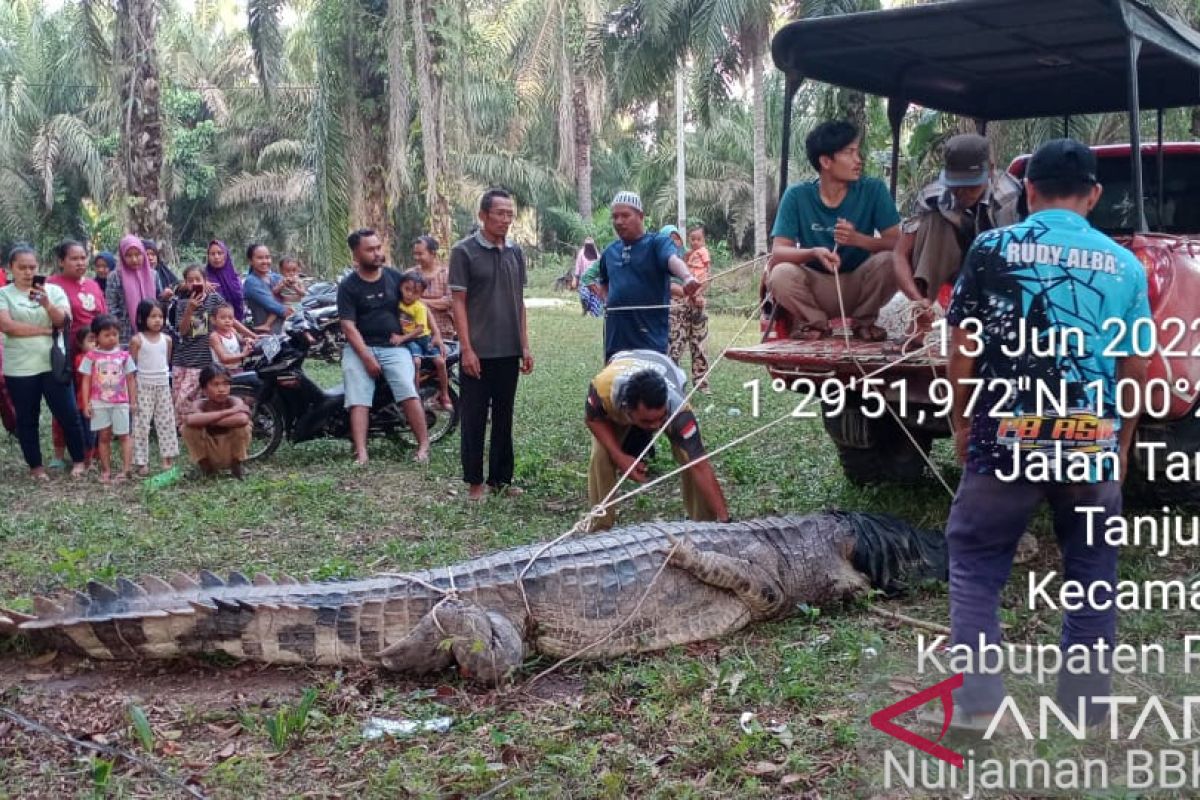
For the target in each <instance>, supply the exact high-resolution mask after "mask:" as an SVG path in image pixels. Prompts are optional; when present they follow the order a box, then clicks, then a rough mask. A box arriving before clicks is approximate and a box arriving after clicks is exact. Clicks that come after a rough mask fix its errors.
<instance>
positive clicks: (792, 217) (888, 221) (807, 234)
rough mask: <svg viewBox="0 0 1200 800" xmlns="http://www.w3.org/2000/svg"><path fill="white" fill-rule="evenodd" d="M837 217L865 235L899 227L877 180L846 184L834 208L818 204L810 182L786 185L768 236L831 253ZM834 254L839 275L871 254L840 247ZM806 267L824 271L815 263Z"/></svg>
mask: <svg viewBox="0 0 1200 800" xmlns="http://www.w3.org/2000/svg"><path fill="white" fill-rule="evenodd" d="M839 218H841V219H846V220H849V221H850V222H851V223H852V224H853V225H854V228H855V230H857V231H858V232H859V233H863V234H866V235H867V236H871V235H872V234H874V233H875V232H877V231H886V230H887V229H888V228H890V227H892V226H893V225H899V224H900V213H899V212H898V211H896V204H895V203H894V202H893V201H892V196H891V194H890V193H889V192H888V189H887V186H885V185H884V183H883V181H881V180H879V179H878V178H861V179H859V180H857V181H855V182H854V183H852V184H850V189H849V191H847V192H846V197H845V198H844V199H843V200H842V203H841V205H839V206H838V207H836V208H830V207H829V206H827V205H825V203H823V202H822V201H821V192H820V189H819V187H818V185H817V181H815V180H814V181H810V182H808V183H797V184H795V185H794V186H789V187H788V190H787V191H786V192H784V193H783V200H781V201H780V203H779V211H778V212H777V213H776V214H775V227H774V228H773V229H772V230H771V235H772V236H782V237H784V238H787V239H791V240H792V241H794V242H796V244H797V246H799V247H827V248H829V249H830V250H832V249H833V247H834V244H835V243H834V241H833V229H834V226H836V225H837V221H838V219H839ZM837 252H838V255H839V256H841V257H842V268H841V272H853V271H854V270H855V269H857V268H858V267H859V265H860V264H862V263H863V262H864V261H866V260H867V256H869V255H871V254H870V253H868V252H867V251H866V250H863V249H862V248H859V247H844V246H843V247H839V248H838V251H837ZM808 266H810V267H812V268H813V269H818V270H821V271H822V272H824V271H825V269H824V268H823V267H821V266H820V265H819V264H809V265H808Z"/></svg>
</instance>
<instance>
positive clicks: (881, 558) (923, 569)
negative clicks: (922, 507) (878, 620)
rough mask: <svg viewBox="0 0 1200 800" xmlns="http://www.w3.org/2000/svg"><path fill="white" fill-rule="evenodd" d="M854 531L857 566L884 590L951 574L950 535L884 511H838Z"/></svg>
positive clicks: (896, 589) (889, 591) (899, 590)
mask: <svg viewBox="0 0 1200 800" xmlns="http://www.w3.org/2000/svg"><path fill="white" fill-rule="evenodd" d="M834 513H835V514H837V516H839V517H840V518H841V519H842V520H843V521H844V522H845V523H846V524H848V525H849V526H850V527H851V529H852V530H853V531H854V542H855V544H854V555H853V558H852V563H853V564H854V568H855V569H856V570H858V571H859V572H861V573H863V574H864V575H866V576H867V578H868V579H869V580H870V581H871V585H872V586H873V587H875V588H876V589H879V590H880V591H882V592H883V593H884V594H888V595H893V594H900V593H902V592H904V591H906V590H908V589H910V588H911V587H913V586H914V585H917V584H920V583H923V582H925V581H945V580H947V579H948V576H949V568H950V562H949V554H948V552H947V550H946V537H945V536H944V535H942V534H941V533H940V532H938V531H933V530H928V529H925V528H917V527H915V526H913V525H910V524H909V523H907V522H905V521H904V520H901V519H897V518H896V517H890V516H887V515H884V514H864V513H858V512H845V511H839V512H834Z"/></svg>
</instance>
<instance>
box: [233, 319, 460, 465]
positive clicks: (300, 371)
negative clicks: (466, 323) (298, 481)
mask: <svg viewBox="0 0 1200 800" xmlns="http://www.w3.org/2000/svg"><path fill="white" fill-rule="evenodd" d="M318 333H319V327H318V323H317V321H316V319H315V318H314V317H313V315H312V314H310V313H308V312H305V311H300V312H297V313H296V314H293V315H292V316H291V317H289V318H288V320H287V322H285V323H284V332H283V333H281V334H277V335H272V336H264V337H262V338H260V339H258V340H257V341H256V342H255V343H254V347H253V349H252V350H251V353H250V355H249V356H247V358H246V362H245V367H246V371H245V372H242V373H240V374H238V375H235V376H233V394H234V395H236V396H237V397H240V398H241V399H242V401H243V402H245V403H246V405H247V406H249V407H250V417H251V419H252V421H253V439H252V441H251V443H250V450H249V455H248V459H247V460H248V461H258V460H261V459H265V458H267V457H269V456H270V455H271V454H272V453H274V452H275V450H277V449H278V448H279V445H280V443H282V442H283V439H284V437H285V436H286V437H287V439H288V440H289V441H291V442H293V443H299V442H307V441H310V440H313V439H325V438H330V439H349V438H350V414H349V412H348V411H347V410H346V408H345V407H344V400H345V391H344V389H343V387H342V386H341V385H340V384H339V385H338V386H335V387H334V388H332V389H322V388H321V387H320V386H318V385H317V384H316V383H315V382H314V381H313V380H312V378H310V377H309V376H308V375H307V374H306V373H305V372H304V361H305V359H306V358H308V356H309V355H310V354H311V348H312V343H313V341H314V339H315V335H316V334H318ZM458 361H459V352H458V347H457V344H453V343H451V349H450V354H449V355H448V356H447V358H446V368H447V370H448V372H449V374H450V401H451V405H452V408H451V409H449V410H447V409H443V408H442V407H441V405H440V403H439V402H438V394H439V390H438V385H437V373H436V371H435V368H434V365H433V363H432V361H431V360H429V359H425V360H424V361H423V362H422V365H421V370H420V373H419V374H418V375H417V393H418V395H419V400H420V403H421V408H422V409H423V410H424V412H425V425H426V426H427V427H428V429H429V441H430V443H431V444H432V443H434V442H438V441H440V440H442V439H444V438H446V437H447V436H449V435H450V434H451V433H452V432H453V431H454V429H455V428H456V427H458V391H457V389H458V369H457V366H458ZM367 436H368V437H387V438H392V439H396V440H399V441H401V442H404V443H405V444H407V445H410V446H412V447H416V446H417V439H416V436H415V435H413V432H412V428H410V427H409V424H408V417H407V416H405V414H404V409H403V408H402V407H401V406H400V404H399V403H397V402H396V401H395V400H394V399H393V398H392V390H391V388H390V387H389V386H388V385H387V381H384V380H382V379H380V380H378V381H376V386H375V398H374V401H373V403H372V405H371V411H370V415H369V417H368V422H367Z"/></svg>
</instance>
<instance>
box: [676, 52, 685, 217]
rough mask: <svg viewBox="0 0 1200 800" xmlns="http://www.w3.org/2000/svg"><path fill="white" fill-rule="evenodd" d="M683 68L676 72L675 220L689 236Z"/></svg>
mask: <svg viewBox="0 0 1200 800" xmlns="http://www.w3.org/2000/svg"><path fill="white" fill-rule="evenodd" d="M685 100H686V98H685V97H684V93H683V67H682V66H680V67H679V69H677V70H675V218H676V225H677V226H678V227H679V230H681V231H683V232H684V234H685V235H686V234H687V156H686V153H685V152H684V141H683V118H684V110H685V109H684V102H685Z"/></svg>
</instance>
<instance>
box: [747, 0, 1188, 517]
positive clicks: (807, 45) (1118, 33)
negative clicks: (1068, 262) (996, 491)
mask: <svg viewBox="0 0 1200 800" xmlns="http://www.w3.org/2000/svg"><path fill="white" fill-rule="evenodd" d="M964 5H965V4H963V3H935V4H932V5H928V6H917V7H913V8H903V9H894V10H889V11H880V12H868V13H863V14H851V15H844V16H841V17H836V18H826V19H814V20H803V21H800V22H795V23H792V24H791V25H789V26H787V27H785V28H784V29H782V30H781V31H780V33H779V34H777V35H776V37H775V40H774V42H773V43H772V52H773V55H774V58H775V61H776V64H777V65H778V66H780V68H781V69H783V70H784V72H785V74H786V75H787V80H788V91H789V93H792V94H794V92H795V91H796V89H797V88H798V87H799V84H800V81H801V80H802V79H803V78H805V77H817V78H819V79H821V80H825V81H827V82H830V83H835V84H838V85H842V86H849V87H851V88H857V89H860V90H862V91H871V92H875V93H878V94H883V95H884V96H886V97H888V98H889V109H888V110H889V114H888V116H889V119H890V120H891V122H892V125H893V152H892V156H893V161H892V176H893V191H894V190H895V175H896V173H897V167H898V157H899V150H900V148H899V144H900V122H901V120H902V119H903V115H904V110H905V109H907V108H908V106H909V104H910V103H918V104H920V105H923V106H925V107H931V108H941V109H944V110H948V111H953V112H955V113H959V114H965V115H967V116H973V117H975V119H976V120H977V123H978V124H979V127H980V128H984V127H985V124H986V123H985V120H986V119H988V117H989V116H990V117H991V118H993V119H997V118H999V119H1009V118H1017V117H1020V116H1021V113H1020V110H1021V108H1022V104H1026V105H1032V106H1034V109H1035V113H1032V114H1029V116H1034V115H1044V114H1045V113H1046V109H1048V108H1050V107H1055V108H1061V109H1062V113H1063V114H1072V113H1095V112H1099V111H1115V110H1122V109H1124V110H1126V111H1130V112H1131V113H1130V114H1129V117H1130V120H1131V122H1133V121H1138V120H1139V114H1138V111H1139V105H1138V91H1137V89H1140V90H1141V93H1142V96H1144V97H1145V96H1148V97H1151V98H1153V106H1151V107H1157V108H1159V109H1162V108H1170V107H1173V106H1176V105H1184V104H1200V83H1198V81H1197V78H1198V77H1200V47H1197V46H1196V44H1195V43H1196V42H1200V34H1196V33H1195V32H1194V31H1191V30H1190V29H1186V28H1184V27H1183V26H1182V23H1179V22H1178V21H1177V20H1173V19H1170V18H1167V17H1164V16H1163V15H1161V14H1160V13H1159V12H1155V11H1153V10H1148V9H1147V7H1145V6H1144V5H1143V4H1141V3H1139V2H1137V0H1118V3H1117V6H1118V7H1120V8H1123V9H1124V8H1126V6H1128V9H1127V10H1129V11H1130V14H1131V15H1133V19H1134V20H1135V23H1136V24H1130V23H1128V20H1126V21H1125V22H1124V23H1122V22H1121V20H1119V19H1113V20H1109V19H1106V18H1104V17H1103V16H1102V15H1103V13H1107V10H1109V9H1110V6H1109V5H1104V4H1099V3H1097V2H1095V0H1062V2H1061V3H1055V4H1046V3H1042V2H1040V0H979V2H976V3H974V4H973V5H972V7H973V8H974V9H975V10H976V12H978V13H975V14H974V15H964V14H963V12H962V7H963V6H964ZM989 10H990V11H991V12H993V14H992V15H991V16H989V15H988V14H987V13H986V12H988V11H989ZM1072 13H1073V14H1075V15H1076V17H1077V19H1078V24H1075V25H1072V24H1070V19H1068V18H1066V17H1064V15H1067V16H1068V17H1069V15H1070V14H1072ZM1039 14H1040V15H1043V16H1045V15H1047V14H1049V15H1058V16H1057V17H1056V18H1055V19H1054V20H1049V19H1047V20H1046V21H1045V27H1044V28H1043V29H1040V39H1039V41H1041V40H1050V39H1054V38H1055V37H1065V39H1070V38H1071V37H1074V36H1078V35H1079V33H1078V32H1079V31H1080V30H1082V29H1081V28H1080V27H1079V26H1080V25H1083V24H1084V22H1083V20H1085V19H1086V20H1089V23H1088V24H1089V25H1090V27H1089V28H1088V32H1087V35H1088V36H1089V37H1091V38H1090V39H1089V41H1088V43H1087V44H1076V45H1075V46H1074V49H1071V47H1065V48H1064V50H1063V52H1065V53H1070V54H1071V57H1070V58H1064V57H1058V58H1057V60H1055V59H1052V58H1049V57H1043V56H1042V55H1041V54H1040V53H1039V51H1038V48H1036V47H1034V46H1032V45H1027V46H1025V47H1024V49H1022V46H1021V45H1020V44H1019V42H1021V41H1026V39H1022V38H1021V37H1026V38H1027V35H1028V33H1029V30H1030V29H1031V27H1032V26H1035V25H1036V24H1038V15H1039ZM1096 14H1101V17H1099V19H1100V23H1096V21H1095V20H1096V19H1097V18H1096V17H1095V16H1089V15H1096ZM1059 17H1063V18H1061V19H1060V18H1059ZM1105 25H1106V26H1108V27H1103V26H1105ZM1139 25H1140V26H1141V27H1139ZM964 26H966V27H964ZM971 26H973V28H978V29H979V30H974V29H973V28H971ZM968 28H971V29H970V30H969V29H968ZM901 29H902V30H907V31H909V33H910V36H911V37H915V39H919V40H920V41H919V44H920V48H918V43H917V42H916V41H915V39H910V40H908V41H901V40H899V39H897V38H896V31H897V30H901ZM1181 29H1182V30H1183V31H1186V33H1187V34H1189V35H1187V36H1185V35H1183V34H1182V33H1181ZM918 31H923V33H918ZM1014 31H1016V32H1017V33H1014ZM984 34H986V35H987V38H986V42H988V43H989V46H991V47H993V48H994V47H996V46H997V45H996V42H997V41H1001V42H1002V41H1003V40H1004V37H1005V36H1009V35H1011V36H1013V38H1014V41H1017V42H1018V44H1016V45H1014V50H1013V54H1012V55H1011V57H1010V58H1009V59H1008V60H1007V61H999V60H993V61H989V60H988V59H986V58H985V59H981V60H978V61H976V62H971V63H970V64H965V63H963V58H965V57H964V56H961V55H959V56H958V62H957V63H956V62H955V61H954V59H952V58H949V57H948V58H947V60H946V61H945V62H944V66H941V67H940V66H939V64H940V63H942V62H939V58H938V53H937V52H929V50H928V48H937V47H939V46H940V47H949V48H950V49H954V50H956V52H957V53H961V52H962V48H963V46H964V45H963V43H964V42H965V41H979V42H983V41H985V39H983V38H981V37H982V36H983V35H984ZM1105 37H1107V38H1105ZM1172 37H1174V38H1172ZM1114 40H1115V41H1116V42H1117V43H1118V44H1128V43H1129V42H1134V41H1135V40H1136V41H1137V42H1138V43H1139V44H1138V48H1140V49H1141V61H1140V62H1139V60H1138V57H1137V55H1136V54H1135V56H1134V57H1133V58H1132V59H1130V60H1128V61H1127V60H1126V59H1124V58H1120V57H1114V55H1113V52H1114V47H1113V41H1114ZM848 42H853V44H852V45H849V46H850V47H851V50H853V48H854V47H858V48H864V49H861V50H858V51H855V52H857V54H858V59H857V60H855V59H851V60H849V61H841V62H836V61H831V60H828V58H829V55H828V54H829V53H832V52H833V51H834V49H837V52H839V53H841V54H846V52H847V50H846V48H847V46H848V45H847V43H848ZM1044 43H1045V42H1044V41H1043V44H1044ZM1066 44H1069V42H1064V45H1066ZM866 45H875V46H874V47H873V48H871V49H870V50H867V49H865V46H866ZM1088 47H1091V48H1092V49H1091V50H1089V49H1088ZM921 48H924V49H923V50H922V52H921V53H920V55H919V56H917V55H913V53H914V52H915V51H916V50H918V49H921ZM1156 48H1157V49H1156ZM1173 59H1174V60H1173ZM1072 60H1077V61H1078V62H1080V63H1082V64H1083V65H1084V66H1085V67H1086V68H1081V69H1080V70H1079V71H1078V74H1077V75H1075V76H1073V77H1072V75H1069V74H1067V73H1069V72H1070V69H1066V68H1064V65H1063V63H1062V62H1065V63H1066V64H1067V65H1070V64H1071V62H1072ZM875 62H878V63H875ZM1114 62H1115V63H1114ZM1139 63H1140V74H1139ZM1041 67H1045V68H1046V69H1047V70H1049V71H1050V72H1049V73H1045V74H1039V73H1038V71H1037V70H1038V69H1039V68H1041ZM939 69H941V70H942V72H941V73H940V74H939V72H938V70H939ZM1163 69H1166V70H1168V71H1167V72H1160V70H1163ZM1006 70H1007V71H1006ZM1096 70H1099V71H1108V72H1109V74H1114V73H1115V74H1118V75H1119V74H1122V73H1124V74H1125V75H1126V77H1127V80H1126V84H1125V86H1124V87H1123V88H1125V89H1127V90H1128V89H1129V88H1130V87H1137V89H1135V90H1134V91H1131V92H1128V93H1127V95H1126V96H1125V97H1124V98H1118V99H1116V100H1114V93H1113V92H1112V91H1111V89H1110V91H1109V92H1108V93H1107V96H1103V95H1101V94H1097V93H1096V92H1095V91H1094V88H1093V87H1091V85H1090V83H1091V82H1094V81H1095V76H1094V74H1092V72H1093V71H1096ZM1170 70H1173V71H1170ZM1189 72H1190V75H1189ZM1051 74H1052V77H1050V76H1049V75H1051ZM1167 75H1170V85H1169V86H1167V85H1166V84H1164V83H1163V82H1164V81H1166V80H1167V78H1166V76H1167ZM892 76H901V77H899V78H895V77H892ZM903 76H908V77H907V78H905V77H903ZM964 76H965V77H964ZM938 78H941V80H938ZM972 79H973V80H972ZM888 80H892V81H894V82H893V83H892V84H885V83H884V82H886V81H888ZM906 81H907V82H906ZM1189 81H1191V86H1190V87H1185V84H1188V82H1189ZM948 87H949V88H948ZM1111 88H1118V89H1119V88H1121V87H1119V86H1117V87H1111ZM1022 91H1027V92H1030V94H1028V95H1026V96H1025V97H1022V95H1021V93H1022ZM1171 92H1175V93H1174V94H1171ZM1056 94H1057V96H1055V95H1056ZM1116 94H1118V95H1119V94H1120V92H1119V91H1118V92H1117V93H1116ZM1047 95H1051V96H1050V97H1047ZM1034 98H1036V99H1034ZM1122 99H1123V101H1124V102H1123V103H1122V102H1120V100H1122ZM1055 103H1057V105H1054V104H1055ZM790 105H791V97H790V96H789V98H788V102H787V105H786V106H785V116H784V124H785V128H786V127H787V126H789V125H790ZM1161 120H1162V117H1161V114H1160V117H1159V122H1160V125H1159V137H1160V138H1159V143H1158V144H1153V145H1141V144H1140V125H1138V124H1133V125H1131V129H1130V140H1131V141H1133V142H1134V144H1133V145H1130V144H1121V145H1104V146H1098V147H1094V148H1093V150H1094V151H1095V153H1096V154H1097V156H1098V158H1099V175H1098V177H1099V179H1100V182H1101V183H1102V184H1103V185H1104V194H1103V197H1102V199H1101V201H1100V204H1099V205H1098V206H1097V207H1096V209H1095V210H1094V211H1093V213H1092V215H1091V218H1090V219H1091V222H1092V224H1093V225H1094V226H1096V227H1097V228H1099V229H1100V230H1102V231H1104V232H1105V233H1108V234H1109V235H1110V236H1112V237H1113V238H1114V239H1116V240H1117V241H1118V242H1119V243H1120V244H1122V245H1124V246H1125V247H1128V248H1129V249H1130V250H1131V251H1132V252H1133V253H1134V254H1135V255H1136V256H1137V257H1138V259H1139V260H1140V261H1141V263H1142V264H1143V265H1144V266H1145V269H1146V275H1147V278H1148V281H1149V291H1150V305H1151V311H1152V313H1153V317H1154V322H1155V326H1156V328H1157V334H1158V337H1157V342H1158V349H1157V350H1156V352H1155V353H1154V354H1153V356H1152V360H1151V366H1150V375H1149V381H1150V382H1151V384H1152V385H1153V386H1154V388H1155V389H1156V391H1154V392H1151V395H1152V401H1151V402H1152V403H1153V408H1154V412H1155V413H1154V414H1152V415H1151V414H1147V415H1145V416H1143V418H1142V421H1141V423H1140V424H1139V426H1138V440H1139V442H1146V443H1148V442H1156V443H1161V447H1162V448H1163V449H1160V450H1157V451H1156V453H1157V454H1158V456H1159V458H1164V457H1165V456H1164V451H1165V450H1169V451H1174V452H1182V453H1188V454H1195V453H1196V452H1197V451H1200V402H1198V398H1200V143H1162V140H1161V135H1162V134H1161V132H1162V126H1161ZM785 141H788V136H787V134H786V131H785ZM1135 147H1136V148H1138V149H1140V152H1141V158H1140V159H1135V158H1133V153H1134V152H1135V149H1134V148H1135ZM787 159H788V156H787V154H786V153H785V154H784V157H783V161H782V164H781V178H782V180H781V182H780V183H781V185H784V184H786V173H787ZM1027 159H1028V156H1021V157H1019V158H1017V159H1015V160H1014V161H1013V162H1012V164H1011V165H1010V166H1009V172H1010V173H1011V174H1013V175H1014V176H1016V177H1018V178H1020V177H1022V176H1023V174H1024V168H1025V163H1026V161H1027ZM784 314H785V312H783V311H782V309H778V310H770V309H769V307H768V311H766V312H764V325H763V328H764V338H763V341H762V343H761V344H759V345H755V346H750V347H740V348H734V349H731V350H730V351H729V353H728V356H729V357H730V358H731V359H733V360H736V361H744V362H750V363H757V364H762V365H764V366H766V367H767V370H768V372H769V373H770V375H771V378H772V381H773V384H774V388H776V389H779V388H784V387H786V388H788V389H792V390H794V391H798V392H800V393H801V394H802V395H807V396H808V399H809V400H811V401H812V402H814V403H817V404H820V405H821V406H822V408H823V410H824V411H825V413H824V414H823V418H824V424H825V429H826V431H827V432H828V434H829V435H830V438H832V439H833V442H834V444H835V445H836V446H837V448H838V453H839V457H840V461H841V464H842V468H843V471H844V472H845V474H846V476H847V477H848V478H849V479H850V480H852V481H854V482H856V483H874V482H884V481H898V482H915V481H920V480H924V479H925V474H926V465H927V461H926V457H925V454H926V453H927V452H928V450H929V448H930V445H931V444H932V441H933V439H934V438H936V437H941V436H948V435H949V434H950V429H949V425H948V422H947V417H946V414H945V410H946V398H945V397H944V396H943V395H944V394H945V392H946V390H947V384H946V383H945V381H944V380H943V379H944V376H945V358H944V352H945V350H944V348H942V347H935V348H933V349H931V350H928V351H925V352H923V353H920V354H919V355H917V356H915V357H914V356H904V355H902V354H901V352H900V350H899V348H898V347H897V346H896V343H895V342H890V343H885V344H879V343H867V342H861V341H857V340H849V341H847V340H846V339H843V338H842V337H840V336H836V335H835V336H834V337H832V338H829V339H823V340H818V341H793V340H790V339H788V338H787V332H788V330H789V329H790V320H787V319H786V318H785V316H784ZM864 376H869V379H864ZM802 399H803V398H802ZM884 403H886V404H887V405H888V406H890V408H891V412H887V410H886V409H884V408H883V407H882V406H883V404H884ZM883 412H887V413H883ZM904 429H907V431H906V430H904ZM1140 451H1141V452H1142V453H1145V452H1146V448H1141V449H1140ZM1137 452H1138V451H1137V450H1135V456H1136V454H1137ZM1133 466H1134V469H1135V481H1134V482H1135V483H1136V482H1137V480H1136V476H1137V469H1138V467H1139V466H1144V465H1139V463H1138V462H1137V460H1136V458H1135V461H1134V465H1133ZM1160 469H1161V465H1160ZM1194 472H1200V470H1194ZM1144 488H1145V489H1146V490H1148V492H1149V493H1151V495H1152V496H1153V497H1154V498H1155V499H1157V500H1159V501H1161V502H1168V503H1177V502H1178V503H1185V502H1189V501H1196V502H1200V483H1197V482H1190V481H1171V482H1165V481H1162V480H1158V481H1155V482H1154V483H1153V484H1145V485H1144Z"/></svg>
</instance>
